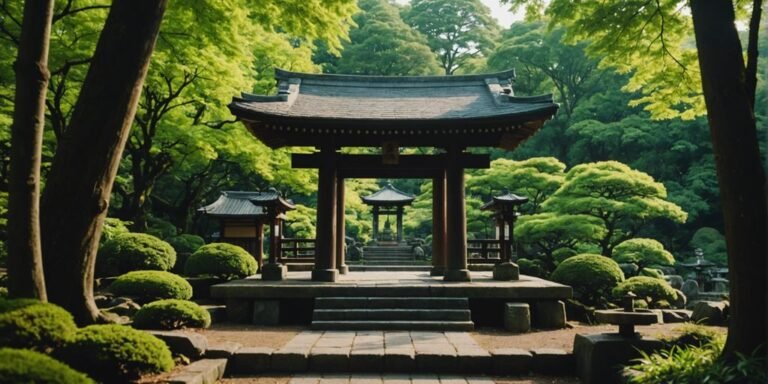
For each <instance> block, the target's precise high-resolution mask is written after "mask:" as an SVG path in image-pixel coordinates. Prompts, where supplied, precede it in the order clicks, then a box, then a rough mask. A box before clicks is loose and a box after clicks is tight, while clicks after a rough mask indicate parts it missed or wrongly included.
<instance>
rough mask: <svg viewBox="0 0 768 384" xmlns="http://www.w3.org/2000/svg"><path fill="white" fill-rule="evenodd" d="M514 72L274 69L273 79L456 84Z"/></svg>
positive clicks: (508, 76)
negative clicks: (374, 72)
mask: <svg viewBox="0 0 768 384" xmlns="http://www.w3.org/2000/svg"><path fill="white" fill-rule="evenodd" d="M515 77H516V76H515V70H514V69H507V70H504V71H501V72H494V73H478V74H467V75H424V76H378V75H355V74H335V73H305V72H292V71H288V70H285V69H281V68H275V79H277V80H288V79H296V78H298V79H312V80H330V81H336V80H346V81H367V82H380V81H381V82H387V83H393V82H398V83H406V82H457V81H472V80H485V79H493V78H496V79H504V80H507V79H514V78H515Z"/></svg>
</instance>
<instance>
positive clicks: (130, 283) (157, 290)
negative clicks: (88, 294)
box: [109, 271, 192, 303]
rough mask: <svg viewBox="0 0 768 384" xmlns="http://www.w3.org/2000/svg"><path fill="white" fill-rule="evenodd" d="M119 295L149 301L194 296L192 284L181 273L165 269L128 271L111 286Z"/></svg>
mask: <svg viewBox="0 0 768 384" xmlns="http://www.w3.org/2000/svg"><path fill="white" fill-rule="evenodd" d="M109 290H110V291H112V293H114V294H115V295H118V296H130V297H134V298H136V299H137V300H138V301H140V302H143V303H147V302H150V301H155V300H161V299H181V300H187V299H190V298H191V297H192V286H191V285H190V284H189V282H187V281H186V280H184V279H183V278H182V277H181V276H179V275H174V274H173V273H170V272H164V271H134V272H128V273H126V274H124V275H122V276H120V277H118V278H117V279H115V281H114V282H113V283H112V284H111V285H110V286H109Z"/></svg>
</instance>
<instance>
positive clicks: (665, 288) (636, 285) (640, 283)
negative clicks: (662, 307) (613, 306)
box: [613, 276, 677, 307]
mask: <svg viewBox="0 0 768 384" xmlns="http://www.w3.org/2000/svg"><path fill="white" fill-rule="evenodd" d="M627 292H632V293H634V294H635V295H637V296H638V297H639V298H644V299H646V300H648V303H649V304H650V306H651V307H653V306H654V304H655V303H657V302H658V301H659V300H666V301H667V302H669V301H673V300H675V298H676V297H677V293H675V290H674V289H673V288H672V287H671V286H670V285H669V283H667V282H666V281H664V280H661V279H657V278H655V277H648V276H635V277H630V278H629V279H627V280H625V281H623V282H621V283H619V285H618V286H617V287H616V288H614V289H613V296H614V297H615V298H616V299H620V298H622V297H623V296H624V295H626V294H627Z"/></svg>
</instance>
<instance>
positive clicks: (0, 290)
mask: <svg viewBox="0 0 768 384" xmlns="http://www.w3.org/2000/svg"><path fill="white" fill-rule="evenodd" d="M6 297H8V288H6V287H0V299H5V298H6Z"/></svg>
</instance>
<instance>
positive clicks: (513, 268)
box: [493, 262, 520, 281]
mask: <svg viewBox="0 0 768 384" xmlns="http://www.w3.org/2000/svg"><path fill="white" fill-rule="evenodd" d="M493 279H494V280H500V281H510V280H520V268H519V267H518V266H517V264H515V263H509V262H505V263H499V264H496V265H495V266H494V267H493Z"/></svg>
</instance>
